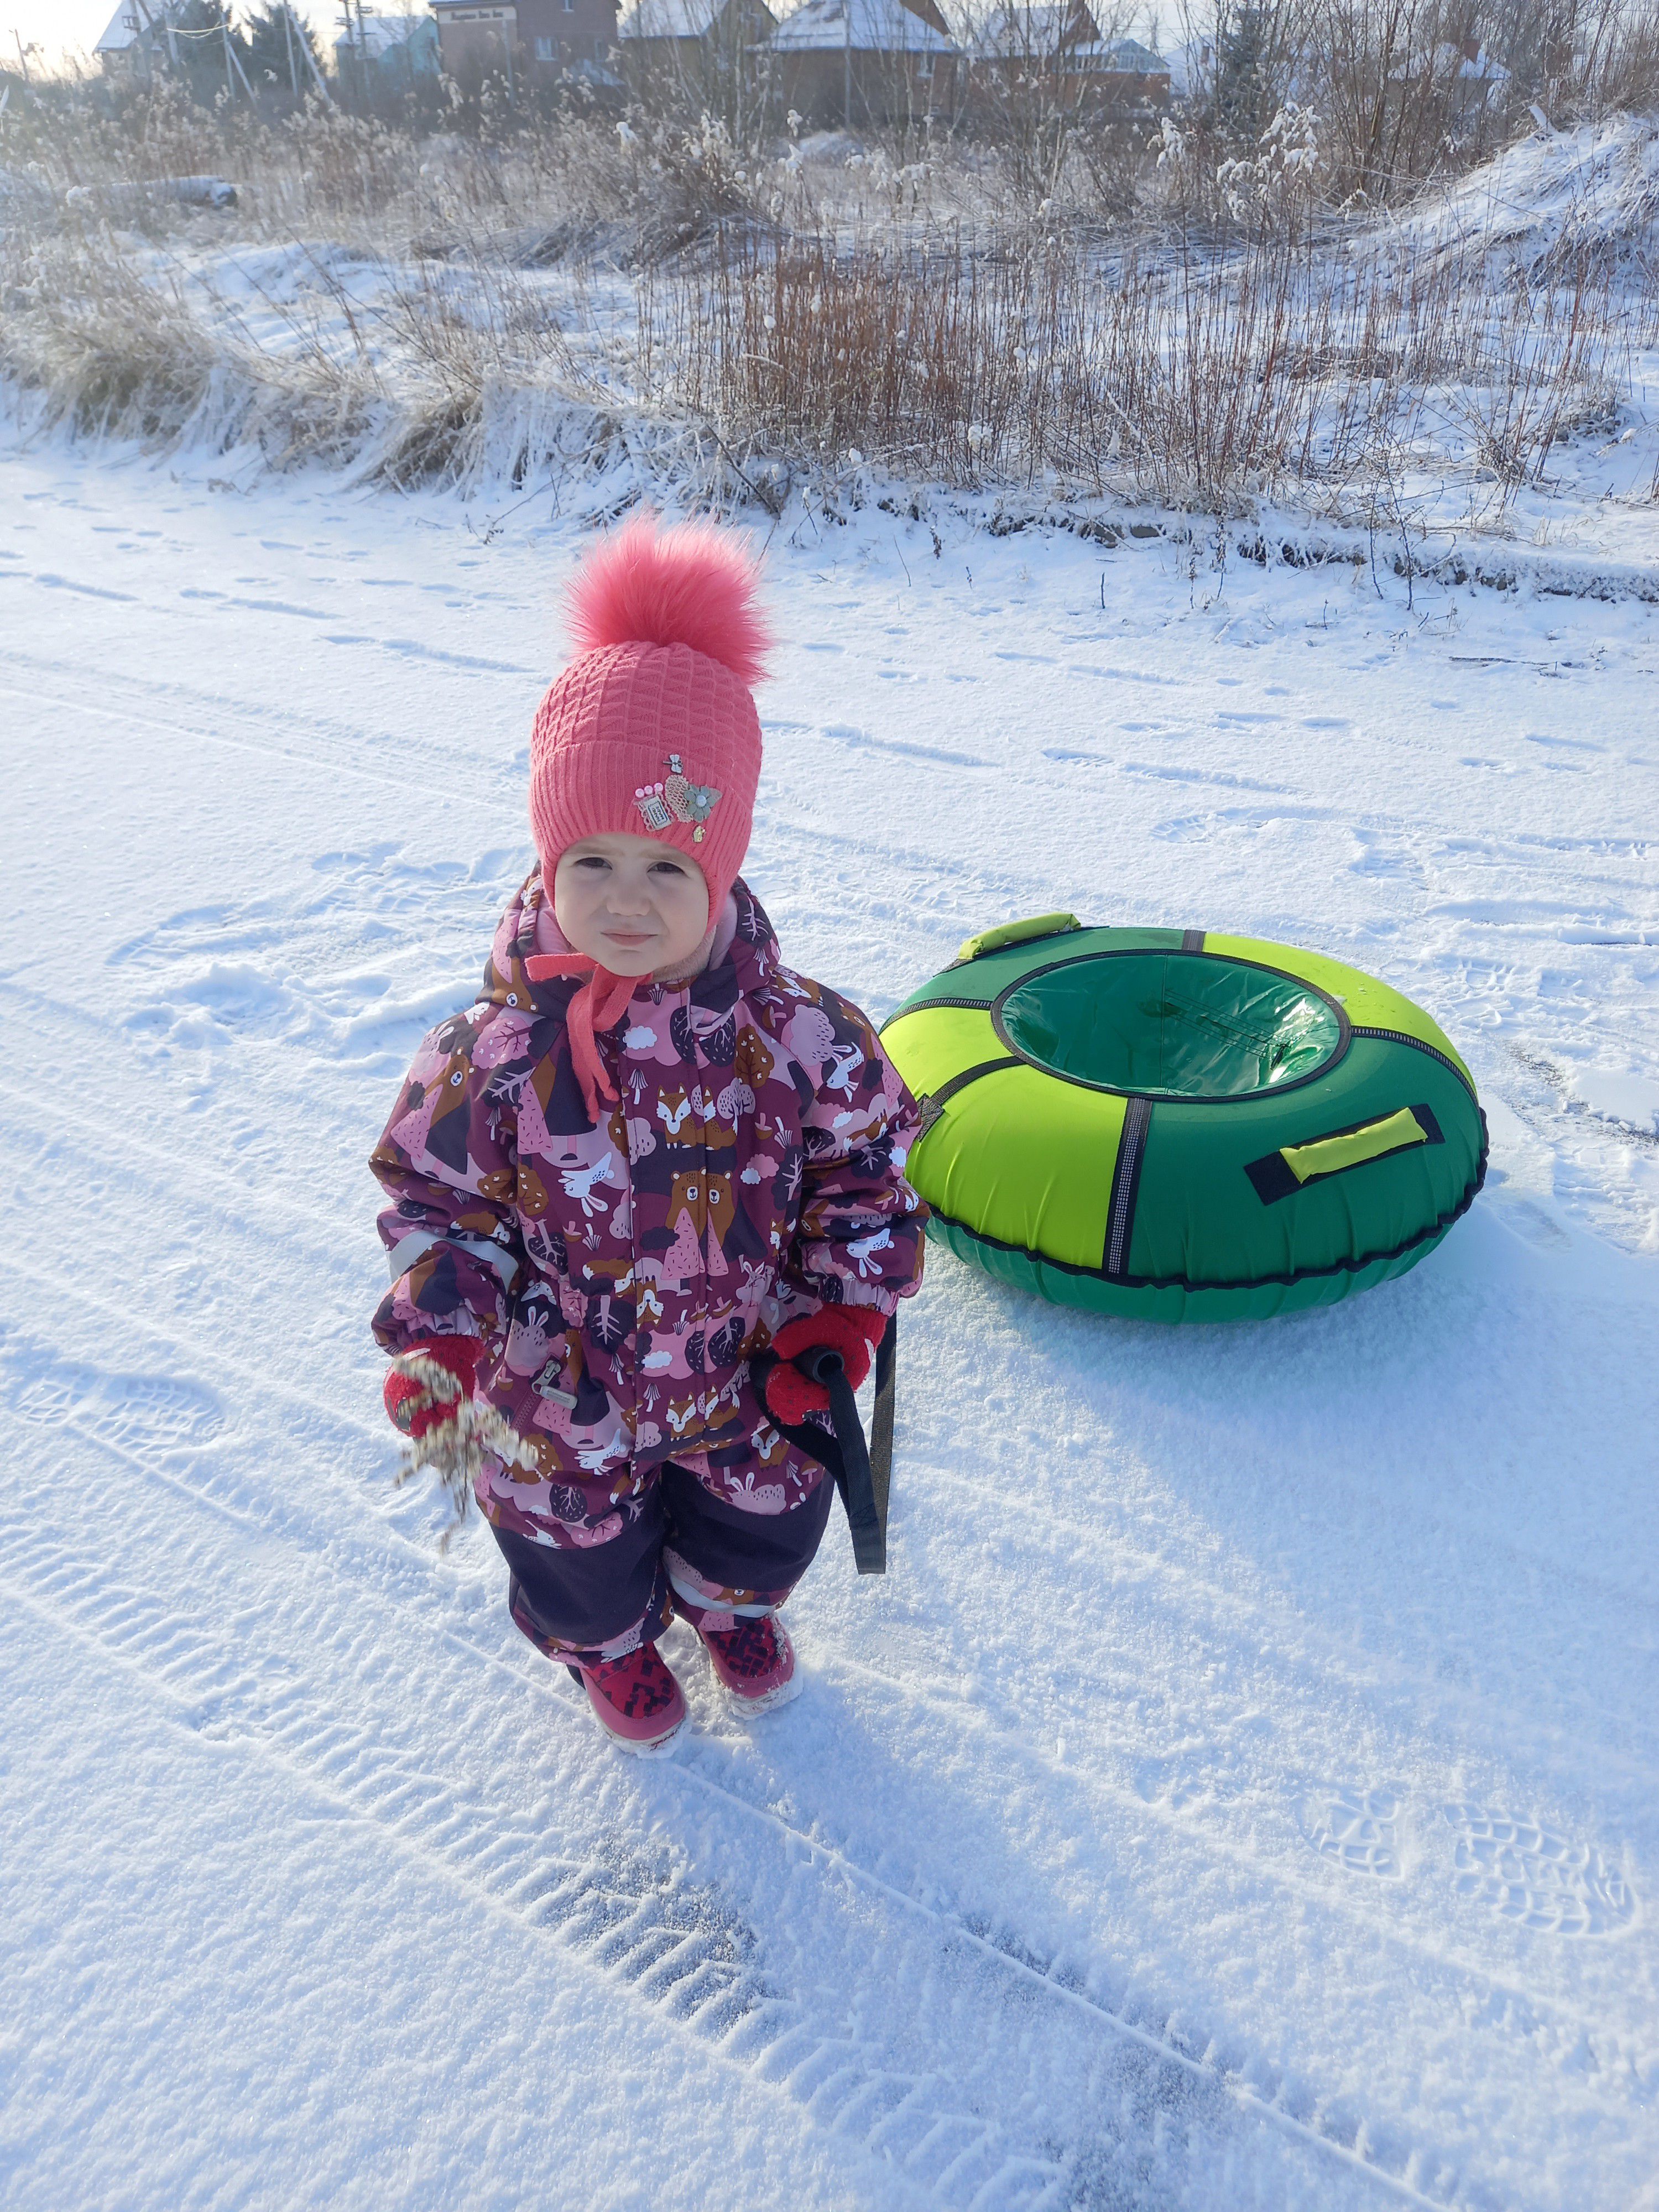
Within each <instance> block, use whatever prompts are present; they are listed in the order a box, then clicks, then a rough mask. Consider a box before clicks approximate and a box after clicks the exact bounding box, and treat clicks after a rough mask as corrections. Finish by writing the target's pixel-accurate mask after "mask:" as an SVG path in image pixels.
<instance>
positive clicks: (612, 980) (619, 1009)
mask: <svg viewBox="0 0 1659 2212" xmlns="http://www.w3.org/2000/svg"><path fill="white" fill-rule="evenodd" d="M524 967H525V973H526V975H528V976H529V978H530V980H531V981H532V983H545V982H547V981H549V980H550V978H551V977H553V976H555V975H586V978H587V981H586V983H585V984H583V986H582V987H581V989H580V991H578V992H577V994H576V995H575V997H574V999H572V1000H571V1001H570V1011H569V1012H568V1014H567V1015H566V1016H565V1027H566V1030H567V1031H568V1034H569V1037H570V1060H571V1065H572V1066H574V1069H575V1071H576V1080H577V1082H578V1083H580V1085H581V1089H582V1103H583V1104H584V1105H585V1106H586V1109H587V1115H588V1119H589V1120H590V1121H592V1124H593V1126H594V1127H595V1128H597V1127H599V1101H600V1100H601V1099H602V1098H603V1099H605V1100H606V1101H607V1102H608V1103H611V1104H612V1105H614V1104H615V1103H616V1099H617V1086H616V1085H615V1084H614V1083H613V1082H612V1081H611V1078H610V1076H609V1075H608V1074H607V1073H605V1062H604V1060H602V1059H601V1058H600V1057H599V1036H598V1033H599V1030H608V1029H609V1028H610V1027H611V1024H612V1023H613V1022H617V1021H619V1020H620V1019H621V1018H622V1017H623V1014H624V1013H626V1012H627V1011H628V1006H629V1000H631V999H632V998H633V996H634V994H635V991H637V990H639V989H641V987H643V986H644V985H646V984H647V983H648V982H649V981H650V980H651V979H650V977H649V976H648V975H612V974H611V970H610V969H608V968H605V967H601V966H600V964H599V962H598V961H597V960H595V959H594V958H593V957H592V955H591V954H590V953H586V952H532V954H531V955H530V957H529V958H528V959H527V960H526V962H525V963H524Z"/></svg>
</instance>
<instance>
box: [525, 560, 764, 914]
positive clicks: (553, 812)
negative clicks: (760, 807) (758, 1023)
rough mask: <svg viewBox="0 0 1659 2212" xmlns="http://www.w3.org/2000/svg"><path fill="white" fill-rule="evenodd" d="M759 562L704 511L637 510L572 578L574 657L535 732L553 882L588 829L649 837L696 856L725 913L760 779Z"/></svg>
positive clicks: (536, 822)
mask: <svg viewBox="0 0 1659 2212" xmlns="http://www.w3.org/2000/svg"><path fill="white" fill-rule="evenodd" d="M570 634H571V636H572V639H573V640H574V643H575V646H576V648H577V652H576V658H575V659H574V660H573V661H572V662H571V663H570V665H569V666H568V668H567V669H566V670H565V671H564V673H563V674H562V676H560V677H559V678H556V681H555V682H554V683H553V684H552V685H551V686H550V689H549V690H548V692H547V696H545V697H544V699H543V701H542V703H541V706H540V707H539V708H538V710H537V714H536V722H535V726H534V728H533V729H532V732H531V736H530V826H531V829H532V833H533V835H534V836H535V840H536V849H537V851H538V853H539V854H540V855H541V862H542V880H543V882H544V884H546V885H547V887H548V890H549V892H551V890H552V887H553V871H554V869H555V868H556V866H557V865H558V860H559V856H560V854H562V853H563V852H565V851H566V850H568V848H569V847H570V846H572V845H574V844H575V843H577V842H579V841H580V839H581V838H584V837H593V836H600V835H602V834H604V833H606V832H616V831H624V832H629V833H631V834H632V835H633V836H644V837H656V838H659V839H660V841H661V842H663V843H664V844H665V845H672V846H673V847H675V848H676V849H677V850H678V851H679V852H682V853H684V854H687V855H688V856H689V857H690V859H692V860H695V861H696V864H697V866H699V867H700V868H701V869H702V872H703V877H704V879H705V880H706V882H707V883H708V919H709V921H710V923H711V924H712V923H714V922H715V921H718V919H719V917H720V909H721V908H723V907H724V905H725V903H726V893H727V891H729V890H730V889H731V888H732V878H734V877H735V876H736V874H737V872H738V869H739V868H740V867H741V866H743V856H744V854H745V853H746V852H747V851H748V849H749V833H750V825H751V823H752V821H753V818H754V811H755V787H756V786H757V783H758V782H759V781H760V767H761V733H760V717H759V716H758V714H757V713H756V712H755V702H754V699H753V697H752V696H751V695H750V688H749V687H750V684H755V683H757V682H758V681H759V679H760V678H761V677H762V676H763V674H764V672H765V670H764V665H763V656H764V654H765V652H766V649H767V647H768V646H769V644H770V643H771V637H770V635H769V632H768V630H767V628H766V625H765V623H764V622H763V619H762V617H761V614H760V610H759V607H758V605H757V573H756V568H755V564H754V562H752V560H751V559H750V556H749V555H748V554H747V552H746V551H745V550H744V548H743V546H742V545H741V544H739V542H738V540H737V539H735V538H732V537H729V536H727V535H726V534H725V533H724V532H720V531H719V530H716V529H714V528H713V527H712V526H709V525H708V524H698V523H684V524H682V525H680V526H679V527H678V528H677V529H673V530H662V529H659V526H658V525H657V523H656V521H655V520H654V518H653V517H651V516H641V518H639V520H636V521H634V522H630V523H629V526H627V528H626V529H625V530H622V531H619V532H617V535H616V536H615V537H613V538H606V539H605V541H604V542H603V543H602V544H599V546H597V547H596V548H595V550H593V551H592V553H590V554H589V556H587V558H586V561H584V562H583V563H582V566H581V568H580V572H579V574H577V576H576V579H575V581H574V583H573V584H572V586H571V587H570Z"/></svg>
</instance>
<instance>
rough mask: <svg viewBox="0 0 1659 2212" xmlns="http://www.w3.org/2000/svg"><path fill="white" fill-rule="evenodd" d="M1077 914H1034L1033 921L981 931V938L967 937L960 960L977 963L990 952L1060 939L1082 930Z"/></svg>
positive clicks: (1005, 924)
mask: <svg viewBox="0 0 1659 2212" xmlns="http://www.w3.org/2000/svg"><path fill="white" fill-rule="evenodd" d="M1082 927H1083V924H1082V923H1081V922H1080V921H1079V920H1078V918H1077V916H1076V915H1074V914H1038V915H1032V917H1031V919H1030V921H1005V922H1000V923H999V924H998V926H997V927H996V928H995V929H981V932H980V933H979V935H978V936H977V937H964V938H963V940H962V948H961V950H960V951H958V953H957V959H958V960H977V959H979V958H980V957H981V955H982V954H984V953H987V952H1000V951H1002V949H1003V947H1004V946H1005V945H1024V942H1025V940H1026V939H1027V938H1028V937H1058V936H1059V934H1060V932H1061V931H1062V930H1067V929H1081V928H1082Z"/></svg>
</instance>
